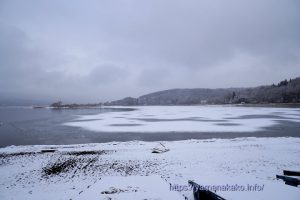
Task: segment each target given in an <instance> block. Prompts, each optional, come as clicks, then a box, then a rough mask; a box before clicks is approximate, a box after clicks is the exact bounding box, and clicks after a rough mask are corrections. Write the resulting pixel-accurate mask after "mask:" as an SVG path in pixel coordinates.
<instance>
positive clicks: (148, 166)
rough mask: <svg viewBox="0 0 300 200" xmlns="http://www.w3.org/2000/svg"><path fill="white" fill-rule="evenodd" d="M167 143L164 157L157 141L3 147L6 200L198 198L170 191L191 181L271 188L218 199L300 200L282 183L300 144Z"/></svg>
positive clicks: (299, 192)
mask: <svg viewBox="0 0 300 200" xmlns="http://www.w3.org/2000/svg"><path fill="white" fill-rule="evenodd" d="M163 144H164V145H165V146H166V147H167V148H169V149H170V151H168V152H165V153H162V154H153V153H151V149H152V148H154V147H156V146H157V145H158V142H141V141H131V142H110V143H98V144H96V143H95V144H83V145H33V146H9V147H5V148H1V149H0V155H1V157H0V176H1V180H0V199H3V200H4V199H41V196H42V197H43V199H109V198H111V199H170V197H172V199H184V198H183V196H182V195H185V196H186V197H188V199H193V198H192V192H191V191H181V192H179V191H174V190H173V191H171V190H170V189H171V188H170V185H173V186H174V185H179V186H185V185H187V181H188V180H195V181H196V182H198V183H199V184H203V185H226V184H231V185H233V184H239V185H247V184H248V185H255V184H257V185H264V190H263V191H234V192H232V191H231V192H230V191H227V192H226V191H225V192H224V191H218V192H217V194H219V195H221V196H223V197H224V198H226V199H241V198H242V199H271V198H272V199H282V198H288V199H298V198H299V196H300V189H299V188H296V187H291V186H287V185H285V184H284V183H283V182H282V181H280V180H276V178H275V176H276V174H281V173H282V170H284V169H290V170H299V169H300V161H299V158H300V138H291V137H280V138H237V139H210V140H185V141H172V142H163ZM42 150H48V151H45V152H41V151H42ZM49 150H50V151H49ZM52 151H54V152H52ZM63 164H64V165H63ZM55 166H56V167H57V166H59V167H60V168H55ZM49 169H50V171H49ZM53 169H55V170H56V171H55V170H53ZM57 169H58V170H57ZM47 170H48V171H47ZM46 172H48V173H46Z"/></svg>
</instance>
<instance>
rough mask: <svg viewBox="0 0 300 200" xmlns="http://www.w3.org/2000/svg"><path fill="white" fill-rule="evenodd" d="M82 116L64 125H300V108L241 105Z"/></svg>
mask: <svg viewBox="0 0 300 200" xmlns="http://www.w3.org/2000/svg"><path fill="white" fill-rule="evenodd" d="M130 108H135V109H136V110H134V111H122V112H108V113H101V114H98V115H85V116H78V118H77V119H76V120H75V121H72V122H68V123H65V124H64V125H68V126H74V127H81V128H85V129H88V130H91V131H99V132H143V133H145V132H149V133H151V132H160V133H161V132H212V131H213V132H250V131H259V130H262V129H263V128H265V127H270V126H273V125H275V124H277V123H278V122H279V121H292V122H300V109H296V108H257V107H237V106H140V107H130Z"/></svg>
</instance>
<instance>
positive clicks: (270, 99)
mask: <svg viewBox="0 0 300 200" xmlns="http://www.w3.org/2000/svg"><path fill="white" fill-rule="evenodd" d="M239 103H245V104H247V103H249V104H268V103H300V77H298V78H295V79H290V80H283V81H281V82H280V83H278V84H272V85H268V86H259V87H252V88H228V89H203V88H197V89H171V90H165V91H159V92H154V93H151V94H147V95H143V96H140V97H138V98H132V97H127V98H124V99H122V100H117V101H112V102H107V103H105V105H124V106H126V105H127V106H128V105H193V104H239Z"/></svg>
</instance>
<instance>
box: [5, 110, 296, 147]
mask: <svg viewBox="0 0 300 200" xmlns="http://www.w3.org/2000/svg"><path fill="white" fill-rule="evenodd" d="M299 122H300V109H299V108H278V107H241V106H141V107H128V108H126V107H103V108H101V109H31V108H3V107H2V108H0V147H1V146H2V147H3V146H8V145H34V144H82V143H102V142H112V141H132V140H142V141H172V140H173V141H174V140H185V139H210V138H236V137H280V136H293V137H300V123H299Z"/></svg>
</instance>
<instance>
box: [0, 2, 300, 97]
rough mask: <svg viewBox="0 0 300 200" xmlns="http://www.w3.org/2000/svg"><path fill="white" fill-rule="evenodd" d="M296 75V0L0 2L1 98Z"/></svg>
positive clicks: (118, 93)
mask: <svg viewBox="0 0 300 200" xmlns="http://www.w3.org/2000/svg"><path fill="white" fill-rule="evenodd" d="M297 76H300V1H299V0H247V1H246V0H226V1H224V0H119V1H118V0H95V1H90V0H89V1H86V0H82V1H74V0H72V1H71V0H69V1H66V0H57V1H54V0H48V1H46V0H36V1H32V0H26V1H21V0H16V1H15V0H0V96H1V95H2V96H11V97H18V98H27V99H28V98H30V99H41V100H47V99H49V100H59V99H60V100H64V101H73V102H83V101H86V102H88V101H89V102H93V101H106V100H115V99H119V98H123V97H126V96H133V97H138V96H140V95H142V94H146V93H149V92H153V91H158V90H164V89H171V88H200V87H201V88H204V87H205V88H206V87H207V88H220V87H248V86H257V85H262V84H271V83H273V82H274V83H277V82H278V81H280V80H282V79H285V78H293V77H297Z"/></svg>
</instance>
